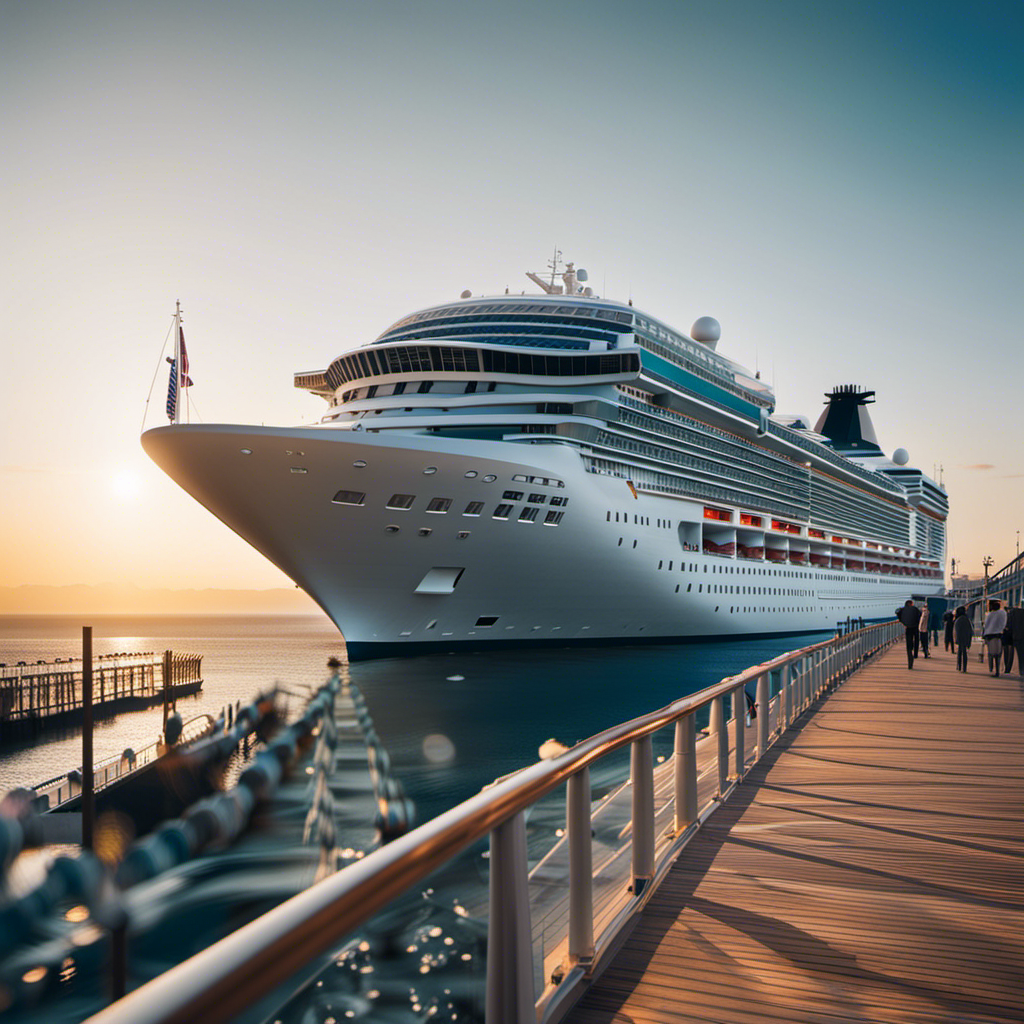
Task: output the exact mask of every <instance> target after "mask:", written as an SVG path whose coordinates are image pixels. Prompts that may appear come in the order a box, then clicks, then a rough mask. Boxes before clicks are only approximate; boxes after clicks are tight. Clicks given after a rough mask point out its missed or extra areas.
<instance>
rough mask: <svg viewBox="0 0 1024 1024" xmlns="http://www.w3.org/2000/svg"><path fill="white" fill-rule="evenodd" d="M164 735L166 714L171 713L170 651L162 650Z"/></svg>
mask: <svg viewBox="0 0 1024 1024" xmlns="http://www.w3.org/2000/svg"><path fill="white" fill-rule="evenodd" d="M163 676H164V679H163V683H164V736H165V737H166V736H167V716H168V715H169V714H170V713H171V711H170V707H171V652H170V651H164V667H163Z"/></svg>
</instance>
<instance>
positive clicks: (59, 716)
mask: <svg viewBox="0 0 1024 1024" xmlns="http://www.w3.org/2000/svg"><path fill="white" fill-rule="evenodd" d="M202 661H203V657H202V655H201V654H182V653H176V652H174V651H164V652H163V653H162V654H154V653H146V654H108V655H100V656H99V657H96V658H94V659H93V708H94V714H95V715H97V716H103V715H111V714H116V713H117V712H118V711H130V710H137V709H140V708H145V707H151V706H153V705H154V704H159V703H160V702H161V701H163V700H164V699H165V691H166V696H167V698H168V699H169V700H171V701H174V700H176V699H177V698H178V697H184V696H188V695H189V694H193V693H196V692H198V691H199V690H200V689H201V688H202V685H203V679H202ZM81 714H82V660H81V658H69V659H68V660H67V661H56V662H37V663H36V664H34V665H30V664H27V663H19V664H17V665H4V666H0V738H7V737H8V736H9V735H11V734H13V733H17V732H26V731H28V732H31V731H33V730H36V729H40V728H43V727H46V726H49V725H58V724H60V725H63V724H73V723H74V722H75V721H76V720H79V719H80V717H81Z"/></svg>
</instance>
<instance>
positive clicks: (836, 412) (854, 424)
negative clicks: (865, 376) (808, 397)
mask: <svg viewBox="0 0 1024 1024" xmlns="http://www.w3.org/2000/svg"><path fill="white" fill-rule="evenodd" d="M825 398H826V399H828V401H827V403H826V409H825V411H824V412H823V413H822V414H821V417H820V418H819V419H818V422H817V425H816V426H815V428H814V429H815V430H816V431H817V432H818V433H819V434H824V435H825V437H827V438H828V439H829V440H830V441H831V442H832V447H833V448H835V449H837V450H839V451H843V450H845V449H851V448H856V449H857V450H858V451H872V450H874V451H881V448H880V447H879V444H878V438H876V437H875V428H874V427H873V426H872V424H871V417H870V416H869V415H868V410H867V406H868V405H870V404H871V403H872V402H873V401H874V400H875V393H874V391H861V389H860V388H859V387H857V386H856V385H855V384H843V385H841V386H840V387H837V388H835V389H834V390H833V391H831V392H829V393H828V394H826V395H825Z"/></svg>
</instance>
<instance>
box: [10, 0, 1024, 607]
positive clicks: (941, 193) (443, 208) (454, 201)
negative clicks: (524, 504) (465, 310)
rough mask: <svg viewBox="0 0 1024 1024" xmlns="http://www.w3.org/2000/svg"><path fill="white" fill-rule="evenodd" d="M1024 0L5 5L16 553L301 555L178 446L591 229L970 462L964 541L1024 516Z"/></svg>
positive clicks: (736, 341) (265, 407)
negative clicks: (188, 383)
mask: <svg viewBox="0 0 1024 1024" xmlns="http://www.w3.org/2000/svg"><path fill="white" fill-rule="evenodd" d="M1022 54H1024V4H1021V3H1019V2H1013V3H985V2H984V0H982V2H975V3H972V4H969V5H968V4H962V3H944V2H922V3H896V2H884V3H873V2H870V0H868V2H856V3H853V2H833V0H830V2H828V3H820V2H817V3H812V2H794V0H777V2H775V0H757V2H746V0H744V2H730V0H721V2H713V0H701V2H694V3H689V2H685V0H675V2H648V0H636V2H633V3H628V4H622V3H607V2H592V3H587V4H552V3H547V4H537V3H522V2H520V3H516V4H505V5H500V6H498V5H490V4H486V3H484V4H481V3H468V2H466V3H463V2H446V0H438V2H421V3H412V2H391V0H375V2H372V3H356V2H341V0H338V2H334V3H327V2H305V0H292V2H290V3H288V4H279V3H273V4H271V3H261V2H248V3H246V4H211V3H208V2H204V3H193V2H190V0H178V2H176V3H173V4H171V3H162V4H157V3H152V2H147V0H133V2H131V3H128V2H109V3H104V2H84V3H78V4H67V3H55V2H49V0H34V2H31V3H16V2H6V3H2V4H0V97H2V101H3V102H2V104H0V146H2V150H3V153H4V158H3V160H2V161H0V185H2V198H0V208H2V214H3V216H2V221H0V228H2V233H3V238H4V245H3V247H2V256H0V261H2V264H0V272H2V285H0V289H2V296H3V309H4V316H3V320H2V323H0V353H2V363H0V368H2V372H0V493H2V495H3V512H2V532H0V538H2V539H0V544H2V550H0V586H17V585H21V584H51V585H53V584H83V583H84V584H100V583H105V582H117V583H129V584H135V585H139V586H144V587H172V588H173V587H190V588H191V587H196V588H206V587H229V588H265V587H279V586H288V585H289V583H288V581H287V580H286V578H285V577H284V576H283V575H282V574H281V573H280V572H278V570H276V569H275V568H274V567H273V566H271V565H270V564H269V563H268V562H266V561H265V560H264V559H263V558H262V557H261V556H259V555H258V554H256V553H255V552H254V551H252V550H251V549H250V548H248V546H247V545H246V544H245V543H244V542H242V541H241V540H239V539H238V538H237V537H235V536H234V535H233V534H232V533H231V532H230V531H228V530H227V528H226V527H223V526H221V525H220V524H219V523H218V522H217V521H216V520H214V519H213V517H212V516H210V515H209V514H208V513H207V512H206V511H205V510H203V509H202V508H201V507H200V506H198V505H197V504H196V503H195V502H194V501H193V500H192V499H191V498H189V497H188V496H187V495H185V493H184V492H182V491H180V490H179V489H178V487H177V486H176V485H175V484H173V483H172V482H171V481H170V480H169V479H167V478H166V477H165V476H164V475H163V474H162V473H161V472H160V471H159V470H158V469H157V468H156V467H155V466H153V465H152V464H151V463H150V462H149V461H148V460H147V458H146V457H145V455H144V454H143V452H142V449H141V447H140V445H139V434H140V430H141V428H142V425H143V419H144V416H145V415H146V412H147V408H146V396H147V393H148V392H149V390H150V384H151V381H152V380H153V377H154V373H156V382H155V385H154V386H153V391H152V399H151V400H150V402H149V409H148V420H147V422H148V424H149V425H151V426H155V425H157V424H158V423H160V422H166V420H165V418H164V417H163V404H164V394H165V389H166V381H167V367H166V364H164V363H162V362H161V361H160V356H161V346H162V344H163V342H164V339H165V337H166V335H167V332H168V327H169V325H170V319H171V314H172V313H173V311H174V303H175V300H177V299H180V300H181V303H182V307H183V310H184V313H185V335H186V338H187V341H188V346H189V354H190V357H191V375H192V377H193V379H194V381H195V386H194V388H192V389H191V398H192V400H193V402H194V413H197V414H198V416H199V417H200V418H201V419H203V420H204V421H206V422H256V423H261V422H263V423H274V424H279V423H282V424H292V423H301V422H311V421H313V420H315V419H317V418H318V417H319V416H320V414H321V410H322V407H323V406H322V402H321V401H320V400H319V399H315V398H313V397H311V396H309V395H307V394H306V393H305V392H301V391H296V390H295V389H293V387H292V373H293V372H294V371H296V370H305V369H322V368H323V367H325V366H326V365H327V363H328V362H329V361H330V360H331V359H332V358H333V357H334V356H336V355H337V354H338V353H339V352H340V351H342V350H343V349H344V348H347V347H349V346H351V345H355V344H359V343H362V342H365V341H368V340H370V339H372V338H373V337H374V336H376V335H377V334H378V333H379V332H380V331H381V330H383V329H384V328H385V327H386V326H387V325H388V324H389V323H391V322H392V321H393V320H395V319H397V318H398V317H400V316H402V315H404V314H406V313H408V312H410V311H412V310H414V309H416V308H419V307H422V306H426V305H432V304H435V303H437V302H441V301H445V300H449V299H453V298H455V297H457V296H458V295H459V293H460V292H461V291H462V290H463V289H465V288H469V289H471V290H472V291H473V292H474V293H475V294H480V293H489V292H503V291H504V289H505V287H506V286H508V287H510V288H512V289H513V290H516V291H518V290H520V289H522V288H527V289H529V288H531V286H530V285H529V283H528V282H527V281H526V279H525V277H524V276H523V272H524V271H526V270H540V269H541V268H542V267H543V266H544V262H545V260H546V259H547V258H548V257H549V256H550V253H551V250H552V248H553V247H554V246H555V245H557V246H558V247H559V248H560V249H561V250H562V251H563V252H564V254H565V257H566V258H567V259H572V260H575V261H576V262H577V264H579V265H582V266H584V267H586V269H587V270H588V271H589V273H590V281H591V284H593V285H594V286H595V290H596V291H597V292H598V293H600V294H604V295H607V296H608V297H610V298H618V299H626V298H627V297H629V296H632V297H633V300H634V302H635V304H636V305H637V306H638V307H640V308H642V309H644V310H646V311H648V312H650V313H652V314H653V315H655V316H657V317H658V318H660V319H662V320H664V321H666V322H668V323H670V324H672V325H675V326H677V327H679V328H681V329H683V330H687V329H688V327H689V325H690V324H691V323H692V322H693V320H694V319H696V317H698V316H700V315H703V314H709V315H712V316H715V317H717V318H718V319H719V320H720V321H721V323H722V341H721V344H720V347H719V348H720V351H722V352H724V353H725V354H727V355H729V356H730V357H732V358H734V359H736V360H738V361H739V362H741V363H744V364H746V365H749V366H754V365H755V364H756V365H757V366H758V367H759V368H760V369H761V371H762V374H763V375H764V376H765V377H766V378H768V379H770V380H774V383H775V385H776V390H777V395H778V406H779V411H781V412H803V413H806V414H808V415H810V416H812V417H815V418H816V417H817V415H818V412H819V410H820V408H821V405H822V395H823V392H825V391H826V390H829V389H830V388H831V387H833V386H834V385H837V384H842V383H855V384H859V385H862V386H865V387H868V388H872V389H874V390H876V391H877V404H876V405H874V406H872V416H873V419H874V422H875V427H876V430H877V433H878V437H879V440H880V442H881V444H882V447H883V448H884V449H885V450H886V451H888V452H891V451H892V450H893V449H895V448H896V447H900V446H902V447H906V448H907V449H908V450H909V452H910V455H911V462H912V463H913V464H916V465H920V466H921V467H922V468H924V469H926V471H928V472H931V471H932V469H933V467H938V466H939V465H940V464H941V466H942V467H944V480H945V484H946V486H947V488H948V490H949V492H950V501H951V504H952V513H951V517H950V545H949V553H950V555H951V556H954V557H956V559H957V563H958V568H961V569H963V570H966V571H970V572H978V571H980V570H981V560H982V557H983V556H985V555H991V556H992V557H993V558H994V560H995V563H996V567H998V566H1000V565H1002V564H1004V563H1005V562H1006V561H1008V560H1009V559H1010V558H1012V557H1013V555H1014V553H1015V551H1016V544H1017V538H1018V534H1017V531H1018V530H1020V529H1022V528H1024V445H1022V444H1021V435H1022V430H1021V425H1020V419H1019V417H1020V408H1021V394H1022V388H1024V345H1022V339H1021V325H1022V324H1024V279H1022V278H1024V273H1022V267H1024V259H1022V256H1024V254H1022V239H1024V173H1022V168H1024V130H1022V129H1024V87H1022V83H1024V75H1022V71H1024V67H1022Z"/></svg>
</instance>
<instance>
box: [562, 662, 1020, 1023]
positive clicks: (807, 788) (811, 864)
mask: <svg viewBox="0 0 1024 1024" xmlns="http://www.w3.org/2000/svg"><path fill="white" fill-rule="evenodd" d="M974 653H975V657H974V659H973V660H972V661H971V663H970V671H969V672H968V673H967V674H966V675H964V674H961V673H958V672H956V671H955V667H954V661H953V657H952V656H951V655H947V654H945V653H944V652H942V651H941V650H939V651H934V650H933V654H932V657H931V658H930V659H928V660H925V659H923V658H921V659H918V661H917V663H916V665H915V668H914V670H913V671H908V669H907V667H906V655H905V652H904V650H903V648H902V644H898V645H897V646H896V647H894V648H893V649H892V650H890V651H889V652H888V653H886V654H885V655H883V656H882V657H881V658H880V659H879V660H878V661H876V662H874V663H872V664H871V665H870V666H868V667H867V668H865V669H863V670H862V671H860V672H858V673H856V674H855V675H854V676H853V677H851V678H850V679H849V680H848V681H847V682H846V683H844V684H843V685H842V686H841V687H840V688H839V689H838V690H837V691H836V692H835V693H833V694H831V695H828V696H826V697H825V698H824V699H823V700H821V701H820V702H819V703H818V705H817V706H816V707H815V708H814V709H813V710H812V712H811V713H809V714H807V715H805V716H804V718H803V719H802V720H801V722H800V723H798V724H797V725H796V726H795V727H794V728H793V729H792V730H790V732H788V733H787V734H786V735H785V736H783V737H782V738H781V740H780V741H779V742H778V743H777V744H776V745H775V746H774V747H773V748H772V749H771V750H770V751H769V753H768V755H767V756H766V757H765V758H764V759H763V760H762V761H761V762H760V763H759V764H758V765H757V766H756V767H755V768H753V769H752V770H751V772H750V774H749V775H748V777H747V781H746V782H744V784H743V785H742V786H741V787H740V788H739V790H738V791H737V792H736V793H735V794H734V795H733V796H732V797H731V798H730V800H729V801H728V802H727V803H726V804H725V805H724V806H723V807H722V808H720V809H719V810H718V811H717V812H716V813H715V814H714V815H712V816H711V818H710V819H709V820H708V822H707V823H706V825H705V826H704V828H703V829H702V830H701V832H700V833H699V834H698V835H697V836H696V837H695V838H694V840H693V841H692V842H691V843H690V844H689V846H688V847H687V848H686V849H685V850H684V852H683V854H682V856H681V857H680V859H679V860H678V862H677V863H676V864H675V865H674V866H673V868H672V870H671V872H670V874H669V876H668V877H667V878H666V880H665V881H664V883H663V884H662V886H661V888H660V889H659V890H658V891H657V892H656V893H655V894H654V896H653V898H652V900H651V902H650V904H649V905H648V907H647V908H646V910H645V911H644V914H643V915H642V917H641V919H640V921H639V923H638V924H637V926H636V928H635V929H634V931H633V932H632V934H631V935H630V937H629V939H628V940H627V942H626V944H625V946H624V947H623V948H622V950H620V952H619V954H618V955H617V957H616V958H615V961H614V962H613V963H612V965H611V966H610V967H609V968H608V969H607V970H606V971H605V973H604V974H603V975H602V976H601V977H600V978H599V979H598V980H597V982H596V983H595V984H594V986H593V987H592V988H591V989H590V990H589V991H588V992H587V993H586V994H585V995H584V997H583V998H582V999H581V1000H580V1002H579V1003H578V1004H577V1005H576V1007H575V1008H574V1009H573V1010H572V1012H571V1013H570V1014H569V1015H568V1017H567V1018H566V1020H567V1021H571V1022H574V1024H613V1022H614V1024H627V1022H630V1024H640V1022H645V1024H647V1022H651V1024H654V1022H658V1024H676V1022H683V1021H687V1022H689V1021H714V1022H727V1021H728V1022H733V1021H735V1022H740V1024H755V1022H761V1021H791V1022H801V1024H804V1022H808V1024H809V1022H829V1024H838V1022H847V1021H872V1022H897V1021H908V1022H916V1024H924V1022H939V1021H949V1022H952V1021H956V1022H968V1024H977V1022H982V1021H986V1022H990V1021H1024V827H1022V817H1024V679H1022V678H1021V677H1020V676H1019V675H1017V673H1016V666H1015V671H1014V673H1013V674H1012V675H1010V676H1009V677H1007V676H1003V677H1000V678H999V679H993V678H990V677H989V676H988V675H987V673H986V672H985V670H984V669H983V668H982V667H981V665H980V664H979V662H978V660H977V651H975V652H974Z"/></svg>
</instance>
